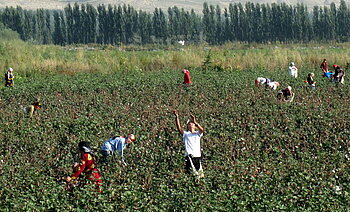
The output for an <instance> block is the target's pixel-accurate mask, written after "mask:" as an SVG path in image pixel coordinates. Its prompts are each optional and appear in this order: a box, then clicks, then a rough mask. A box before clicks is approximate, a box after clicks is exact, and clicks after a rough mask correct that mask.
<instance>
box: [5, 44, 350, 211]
mask: <svg viewBox="0 0 350 212" xmlns="http://www.w3.org/2000/svg"><path fill="white" fill-rule="evenodd" d="M2 45H3V46H2V48H5V49H8V48H13V50H16V49H17V46H16V44H15V43H4V44H2ZM26 45H27V44H23V46H24V47H23V49H24V50H25V54H26V55H32V57H33V58H36V57H40V58H41V59H40V60H39V59H34V60H30V61H31V62H33V61H34V62H35V61H39V62H43V61H48V60H52V61H61V60H62V61H65V62H66V63H67V64H73V61H78V62H77V63H76V64H77V67H78V66H82V64H83V63H86V64H90V65H91V66H94V67H96V70H95V72H92V71H91V72H90V70H88V71H86V72H85V71H81V72H79V71H76V72H74V71H71V72H64V71H63V70H61V69H59V68H56V69H55V68H52V67H51V68H52V69H49V70H50V71H48V70H47V69H44V68H42V66H38V67H37V69H34V67H33V66H29V65H28V70H27V72H22V70H18V72H17V73H16V72H15V74H17V75H16V76H21V77H22V78H21V79H20V80H16V79H17V78H15V87H13V88H5V87H3V86H1V87H0V91H1V92H0V113H1V116H0V126H1V127H0V129H1V130H0V139H1V141H2V142H0V167H1V169H0V173H1V174H0V184H1V185H2V186H1V187H0V196H1V200H0V207H1V208H2V209H3V210H10V211H23V210H25V211H38V210H39V211H41V210H42V211H47V210H57V211H67V210H69V211H91V210H98V211H102V210H105V211H117V210H130V211H131V210H146V211H185V210H186V211H188V210H189V211H194V210H214V211H263V210H271V209H277V210H293V211H305V210H310V211H323V210H337V211H343V210H347V208H348V202H349V200H350V199H349V190H350V189H349V177H350V176H349V173H350V172H349V171H350V170H349V167H348V165H347V164H348V158H349V156H348V155H349V150H350V149H349V146H348V143H347V142H348V140H349V137H350V133H349V130H348V126H349V125H350V123H349V120H350V119H349V117H348V102H349V96H350V93H349V85H348V84H347V82H346V84H345V85H343V86H340V85H339V86H338V85H336V84H333V83H331V82H329V81H328V80H327V79H324V78H322V77H321V73H320V72H319V71H315V70H314V68H313V67H314V65H313V64H312V63H311V62H310V61H311V60H307V59H305V63H304V64H303V67H304V68H301V69H300V78H298V79H297V80H292V79H290V78H289V76H288V73H287V71H286V70H284V69H283V68H276V69H270V70H269V71H264V69H260V68H257V67H253V66H251V67H250V68H249V69H245V68H240V69H237V71H234V72H228V71H224V72H220V71H217V70H213V69H208V70H207V71H201V70H200V66H201V63H199V65H195V63H193V64H191V65H192V67H193V68H192V69H190V70H191V76H192V80H193V82H194V86H192V87H190V88H189V89H187V90H183V89H182V88H179V87H178V85H177V81H178V80H179V79H182V77H183V75H182V74H181V73H180V71H175V69H170V68H159V69H148V70H147V71H144V70H140V68H135V66H134V65H135V64H130V61H133V62H135V63H136V62H137V61H138V60H137V58H143V59H142V60H144V61H146V60H149V61H153V62H154V61H158V62H159V61H163V58H168V57H169V54H170V53H169V52H166V51H159V52H156V53H152V52H139V53H138V54H134V53H129V52H118V51H110V50H105V51H91V52H84V51H67V50H63V49H57V48H56V47H40V48H39V47H36V46H26ZM221 49H222V48H221ZM188 51H189V52H191V51H192V50H188ZM193 51H195V50H193ZM337 51H338V52H336V53H335V54H341V53H342V52H346V51H347V50H346V49H338V50H337ZM339 51H340V52H339ZM5 52H7V51H5ZM11 52H12V51H10V52H8V53H10V55H12V53H11ZM18 52H21V51H18ZM18 52H15V53H14V54H15V55H18V58H22V57H23V55H21V53H18ZM212 52H214V53H215V54H214V53H213V54H211V58H210V61H216V60H218V61H219V60H222V58H225V57H226V58H230V57H232V55H235V60H236V61H235V64H234V65H237V64H238V62H240V63H242V64H243V63H247V64H248V63H249V62H250V61H249V60H247V61H244V60H240V61H237V57H238V58H243V57H242V55H255V58H253V59H254V60H258V59H259V57H260V56H257V55H264V59H266V60H270V58H269V57H268V55H269V53H270V52H271V51H270V50H268V49H261V50H250V49H246V50H235V51H233V50H232V51H226V52H225V51H219V50H215V49H213V51H212ZM262 52H263V53H264V54H261V53H262ZM287 52H288V54H289V55H291V52H292V53H295V52H298V53H300V54H301V55H303V56H302V57H301V58H303V59H304V58H305V57H307V56H305V55H309V54H312V53H314V50H312V49H308V50H300V51H299V50H292V49H289V50H288V51H287ZM17 53H18V54H17ZM253 53H254V54H253ZM265 53H266V54H265ZM280 53H281V55H283V54H284V50H281V51H280ZM331 53H332V55H333V53H334V52H333V51H331V50H324V51H323V52H322V55H318V57H319V58H321V60H322V58H323V57H324V56H325V54H331ZM148 54H150V56H146V55H148ZM184 54H185V56H187V54H189V53H188V52H184ZM197 54H199V55H201V56H202V57H200V58H201V61H202V60H203V58H205V54H204V53H203V52H201V51H197ZM130 55H132V56H130ZM223 55H226V56H223ZM315 55H316V54H315ZM6 57H9V56H6ZM151 57H152V58H153V59H154V60H152V59H151ZM250 57H252V56H250ZM333 57H335V56H334V55H333ZM28 58H30V57H28ZM104 58H105V60H103V59H104ZM106 58H113V60H115V61H116V63H110V64H111V68H110V69H109V70H107V71H106V70H102V69H99V68H98V67H106V66H105V64H104V63H106V64H107V63H109V62H111V60H108V59H106ZM130 58H134V60H130ZM245 58H246V57H245ZM271 60H272V59H271ZM20 61H25V60H24V59H23V60H20ZM222 61H223V60H222ZM306 61H308V62H306ZM39 62H38V63H37V64H39ZM99 62H100V63H99ZM276 62H279V60H278V58H277V59H276ZM18 64H19V63H18ZM154 64H156V63H154ZM169 64H171V63H169ZM344 64H345V63H344ZM317 65H318V64H317ZM68 66H70V65H67V67H68ZM169 66H171V65H169ZM237 66H238V65H237ZM48 67H50V66H48ZM139 67H142V69H143V68H144V67H143V66H139ZM211 68H213V67H211ZM281 69H282V70H281ZM15 70H16V69H15ZM177 70H178V69H177ZM309 72H315V74H316V77H315V80H316V81H317V87H316V90H309V89H308V88H307V87H306V86H305V83H304V82H303V81H304V79H306V76H307V74H308V73H309ZM259 76H262V77H269V78H271V79H274V80H278V81H280V82H282V87H285V86H287V85H292V86H293V88H294V91H295V92H296V97H295V100H294V102H293V103H290V104H284V103H281V102H278V101H276V98H275V96H276V92H275V91H270V90H266V89H265V88H261V87H260V88H258V87H255V85H254V79H255V78H256V77H259ZM35 98H40V99H41V100H42V103H43V109H42V110H41V111H39V112H38V113H37V114H35V115H34V116H33V118H31V119H29V118H26V117H25V116H24V114H23V113H22V111H21V107H20V105H24V106H25V105H28V104H30V103H31V102H33V101H34V100H35ZM174 109H177V110H178V111H179V114H180V118H181V123H182V124H184V123H185V121H186V120H187V119H188V116H189V115H190V113H193V114H194V115H196V117H197V120H198V122H199V123H200V124H201V125H202V126H203V127H204V129H205V136H204V137H203V138H202V147H203V166H204V171H205V178H204V179H203V180H202V181H200V182H196V181H195V180H194V177H193V176H190V175H186V174H185V172H184V170H183V166H184V161H183V152H184V150H183V148H184V147H183V143H182V139H181V137H180V136H179V135H178V133H177V131H176V129H175V123H174V116H173V114H172V110H174ZM131 129H132V130H134V132H135V134H136V136H137V141H136V142H134V143H132V144H131V145H129V146H128V147H127V149H126V150H125V157H126V161H127V162H128V164H129V165H128V166H126V167H125V166H122V165H121V163H119V162H116V163H110V164H101V163H100V162H99V164H98V168H99V169H100V171H101V175H102V179H103V182H104V183H103V185H104V186H103V193H102V194H97V193H96V192H94V191H91V188H89V186H86V187H85V188H77V189H75V190H74V192H68V191H65V190H64V185H63V184H62V181H61V178H62V177H65V176H67V175H69V174H71V165H72V163H73V162H74V161H78V157H77V144H78V143H79V142H80V141H89V142H91V144H92V146H93V147H94V149H95V150H96V152H98V151H99V148H100V146H101V145H102V143H103V142H104V141H105V140H106V139H108V138H110V137H111V136H113V135H116V134H117V135H125V134H127V133H128V132H130V130H131ZM339 189H340V190H339Z"/></svg>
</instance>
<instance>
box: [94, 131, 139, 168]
mask: <svg viewBox="0 0 350 212" xmlns="http://www.w3.org/2000/svg"><path fill="white" fill-rule="evenodd" d="M135 139H136V138H135V135H134V134H129V135H128V136H127V137H124V136H115V137H113V138H110V139H108V140H107V141H105V142H104V143H103V145H102V147H101V152H102V155H103V156H104V159H107V158H108V157H109V156H115V154H116V153H118V154H119V155H120V156H121V159H122V162H123V164H124V165H126V163H125V160H124V154H123V151H124V149H125V147H126V146H127V145H128V144H130V143H132V142H133V141H135Z"/></svg>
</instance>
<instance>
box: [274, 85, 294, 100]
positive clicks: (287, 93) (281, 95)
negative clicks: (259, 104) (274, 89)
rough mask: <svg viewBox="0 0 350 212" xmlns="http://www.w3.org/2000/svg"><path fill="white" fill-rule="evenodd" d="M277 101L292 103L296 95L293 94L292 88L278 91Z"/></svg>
mask: <svg viewBox="0 0 350 212" xmlns="http://www.w3.org/2000/svg"><path fill="white" fill-rule="evenodd" d="M277 99H278V100H280V101H283V102H292V101H293V99H294V93H293V92H292V87H291V86H288V87H287V88H285V89H283V90H280V91H278V93H277Z"/></svg>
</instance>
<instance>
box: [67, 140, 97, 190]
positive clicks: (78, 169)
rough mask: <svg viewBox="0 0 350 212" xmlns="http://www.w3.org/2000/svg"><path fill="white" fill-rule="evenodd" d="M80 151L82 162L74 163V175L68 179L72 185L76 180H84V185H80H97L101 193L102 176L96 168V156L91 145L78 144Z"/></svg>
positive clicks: (86, 143) (85, 143)
mask: <svg viewBox="0 0 350 212" xmlns="http://www.w3.org/2000/svg"><path fill="white" fill-rule="evenodd" d="M78 149H79V152H80V154H81V162H80V163H74V165H73V174H72V175H71V176H68V177H67V178H66V181H67V182H68V183H71V182H73V181H75V180H79V179H81V178H83V181H85V182H83V183H79V184H80V185H85V184H91V183H92V184H95V185H96V189H97V191H98V192H101V186H102V180H101V175H100V172H99V171H98V169H97V168H96V163H95V159H94V157H93V156H94V154H93V151H92V149H91V148H90V144H89V143H88V142H80V143H79V144H78Z"/></svg>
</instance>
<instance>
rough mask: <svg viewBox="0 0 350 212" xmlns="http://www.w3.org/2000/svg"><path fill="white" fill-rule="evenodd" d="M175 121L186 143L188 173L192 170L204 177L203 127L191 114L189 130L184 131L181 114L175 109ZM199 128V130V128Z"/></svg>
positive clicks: (186, 167)
mask: <svg viewBox="0 0 350 212" xmlns="http://www.w3.org/2000/svg"><path fill="white" fill-rule="evenodd" d="M174 115H175V117H176V118H175V122H176V127H177V129H178V131H179V133H180V134H181V135H182V138H183V141H184V145H185V161H186V165H185V169H186V171H187V172H188V173H190V171H191V170H192V171H193V172H194V174H195V175H196V176H197V177H198V179H199V178H202V177H204V173H203V168H202V164H201V157H202V155H201V137H202V136H203V127H202V126H201V125H199V124H198V122H197V121H196V118H195V117H194V116H193V115H192V114H191V120H189V121H188V122H187V131H184V130H183V129H182V127H181V125H180V121H179V114H178V112H177V111H176V110H175V111H174ZM197 128H198V130H197Z"/></svg>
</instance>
